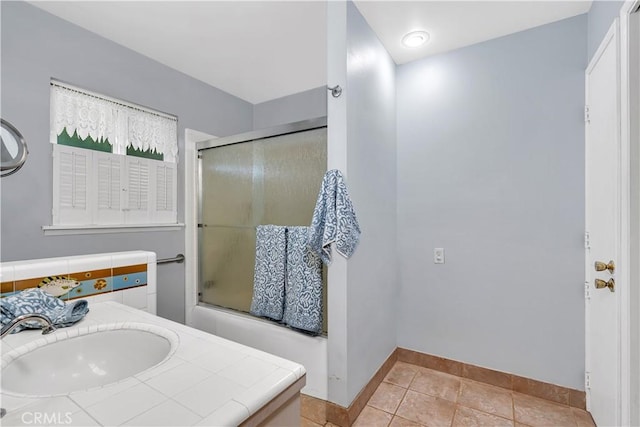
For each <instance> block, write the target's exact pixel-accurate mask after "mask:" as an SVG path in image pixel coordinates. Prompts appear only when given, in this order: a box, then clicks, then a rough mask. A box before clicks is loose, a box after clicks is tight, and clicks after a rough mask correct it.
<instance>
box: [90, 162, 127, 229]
mask: <svg viewBox="0 0 640 427" xmlns="http://www.w3.org/2000/svg"><path fill="white" fill-rule="evenodd" d="M93 155H94V157H95V169H96V171H95V172H96V176H97V179H96V181H97V192H96V194H97V200H96V203H95V205H96V210H95V216H94V218H95V221H94V222H95V223H97V224H120V223H122V222H123V214H122V210H121V197H122V193H123V191H122V188H123V186H122V181H123V180H122V173H123V171H124V156H118V155H114V154H110V153H99V152H95V153H94V154H93Z"/></svg>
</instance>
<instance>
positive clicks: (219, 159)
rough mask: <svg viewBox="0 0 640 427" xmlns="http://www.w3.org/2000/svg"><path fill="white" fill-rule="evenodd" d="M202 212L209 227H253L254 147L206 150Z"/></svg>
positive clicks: (250, 144)
mask: <svg viewBox="0 0 640 427" xmlns="http://www.w3.org/2000/svg"><path fill="white" fill-rule="evenodd" d="M201 154H202V183H203V190H204V191H203V192H202V213H203V218H202V219H203V222H204V223H205V224H210V225H254V224H255V220H254V218H252V214H253V175H254V173H253V144H252V143H247V144H235V145H227V146H223V147H219V148H215V149H210V150H203V151H201Z"/></svg>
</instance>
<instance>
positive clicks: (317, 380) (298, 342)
mask: <svg viewBox="0 0 640 427" xmlns="http://www.w3.org/2000/svg"><path fill="white" fill-rule="evenodd" d="M190 314H191V315H190V316H187V319H188V322H187V324H188V326H191V327H194V328H196V329H200V330H202V331H206V332H209V333H212V334H215V335H217V336H219V337H222V338H226V339H229V340H232V341H235V342H238V343H240V344H243V345H247V346H249V347H253V348H257V349H258V350H262V351H266V352H267V353H271V354H275V355H276V356H280V357H283V358H285V359H289V360H292V361H294V362H297V363H300V364H301V365H303V366H304V367H305V368H306V370H307V385H306V386H305V387H304V388H303V389H302V393H304V394H306V395H309V396H313V397H317V398H318V399H323V400H327V378H328V377H327V339H326V337H310V336H307V335H304V334H301V333H299V332H294V331H292V330H290V329H287V328H285V327H282V326H278V325H275V324H272V323H271V322H268V321H266V320H262V319H258V318H255V317H253V316H250V315H245V314H243V313H238V312H234V311H230V310H225V309H221V308H218V307H214V306H210V305H205V304H200V305H197V306H195V307H193V308H192V311H191V313H190Z"/></svg>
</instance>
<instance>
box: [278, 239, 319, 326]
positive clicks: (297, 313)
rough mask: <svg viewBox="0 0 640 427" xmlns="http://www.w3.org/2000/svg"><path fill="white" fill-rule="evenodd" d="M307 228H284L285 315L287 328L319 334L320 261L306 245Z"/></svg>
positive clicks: (284, 319)
mask: <svg viewBox="0 0 640 427" xmlns="http://www.w3.org/2000/svg"><path fill="white" fill-rule="evenodd" d="M308 235H309V227H287V282H286V290H285V304H284V316H283V318H282V321H283V322H284V323H286V324H287V325H289V326H291V327H293V328H297V329H302V330H304V331H307V332H311V333H314V334H318V333H320V332H322V262H321V261H320V258H318V256H317V255H316V254H315V253H313V252H311V250H309V248H308V246H307V239H308Z"/></svg>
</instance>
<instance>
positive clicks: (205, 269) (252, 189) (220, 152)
mask: <svg viewBox="0 0 640 427" xmlns="http://www.w3.org/2000/svg"><path fill="white" fill-rule="evenodd" d="M199 154H200V158H201V160H200V161H201V165H200V173H201V187H200V190H201V202H200V225H199V227H200V230H199V246H200V253H199V260H200V274H199V277H200V279H199V282H200V283H199V301H200V302H202V303H207V304H212V305H216V306H220V307H225V308H229V309H233V310H237V311H242V312H249V308H250V306H251V298H252V295H253V272H254V264H255V248H256V226H257V225H261V224H274V225H286V226H296V225H303V226H308V225H310V224H311V217H312V215H313V209H314V207H315V202H316V198H317V196H318V192H319V190H320V184H321V182H322V177H323V175H324V173H325V171H326V168H327V132H326V127H322V128H318V129H313V130H307V131H302V132H297V133H288V134H284V135H278V136H272V137H268V138H262V139H253V140H249V141H244V142H237V143H233V144H230V145H223V146H217V147H213V148H206V149H202V150H200V151H199ZM324 277H325V279H324V281H325V284H326V274H324ZM324 288H325V296H326V286H325V287H324ZM325 300H326V297H325ZM323 305H324V306H325V307H326V304H323ZM325 314H326V309H325ZM324 318H325V327H324V328H323V329H324V331H326V315H325V316H324Z"/></svg>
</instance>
